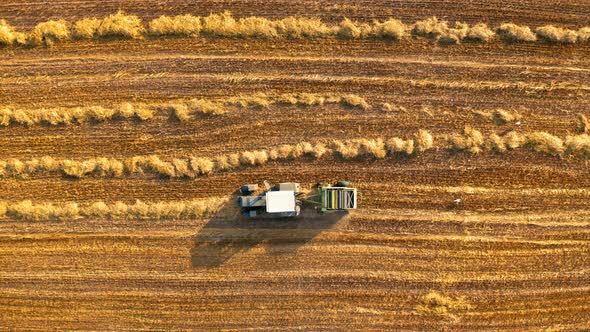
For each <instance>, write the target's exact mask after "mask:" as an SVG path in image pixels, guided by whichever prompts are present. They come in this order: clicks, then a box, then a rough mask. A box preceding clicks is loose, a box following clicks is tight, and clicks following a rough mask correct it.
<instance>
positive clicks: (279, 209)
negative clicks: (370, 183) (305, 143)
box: [237, 181, 357, 218]
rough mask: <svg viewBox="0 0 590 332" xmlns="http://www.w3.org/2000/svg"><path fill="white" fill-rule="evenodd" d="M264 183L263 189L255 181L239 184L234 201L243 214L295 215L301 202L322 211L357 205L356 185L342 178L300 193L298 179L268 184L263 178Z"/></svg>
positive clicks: (258, 215)
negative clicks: (296, 180) (240, 185)
mask: <svg viewBox="0 0 590 332" xmlns="http://www.w3.org/2000/svg"><path fill="white" fill-rule="evenodd" d="M264 185H265V189H263V190H261V189H260V188H259V187H258V185H257V184H246V185H244V186H242V188H241V189H240V193H241V196H239V197H238V201H237V204H238V207H239V208H241V210H242V215H243V216H245V217H248V218H254V217H260V216H266V217H272V218H283V217H297V216H298V215H299V214H300V212H301V205H302V204H303V203H310V204H313V205H315V206H316V207H317V210H318V212H321V213H329V212H335V211H346V210H351V209H356V203H357V192H356V188H351V187H350V184H349V183H348V182H345V181H340V182H337V183H335V184H334V185H333V186H331V185H326V184H324V183H318V184H317V185H316V192H315V193H312V195H311V196H310V195H305V194H303V193H302V192H301V190H300V185H299V183H295V182H287V183H279V184H277V185H275V186H273V187H271V186H270V185H269V184H268V183H267V182H266V181H265V182H264Z"/></svg>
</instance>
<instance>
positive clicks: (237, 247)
mask: <svg viewBox="0 0 590 332" xmlns="http://www.w3.org/2000/svg"><path fill="white" fill-rule="evenodd" d="M233 198H235V196H233ZM233 198H232V199H231V200H230V201H229V202H228V203H227V204H226V205H225V206H224V207H223V208H222V209H221V210H220V211H219V212H218V213H217V214H216V215H215V216H213V217H212V218H211V219H210V220H209V221H208V222H207V224H205V225H204V226H203V227H202V228H201V230H200V231H199V232H198V233H197V235H196V237H195V239H194V243H193V247H192V249H191V265H192V267H193V268H211V267H218V266H221V265H222V264H224V263H225V262H226V261H227V260H229V259H230V258H232V257H233V256H234V255H236V254H239V253H243V252H247V251H249V250H250V249H252V248H254V247H256V246H258V245H264V246H267V248H268V250H267V252H268V253H269V254H272V255H282V254H289V253H292V252H294V251H295V250H297V248H299V247H301V246H303V245H305V244H306V243H308V242H309V241H311V240H312V239H313V238H315V237H316V236H317V235H318V234H320V233H321V232H322V231H323V230H326V229H330V228H332V227H334V226H335V225H336V224H337V223H338V222H339V221H340V220H342V219H343V218H344V217H345V216H346V215H347V213H331V214H319V213H317V212H316V211H315V210H314V209H313V207H310V206H305V205H304V206H303V207H302V211H301V215H300V216H299V217H297V218H281V219H248V218H245V217H243V216H241V215H240V213H239V210H238V209H237V208H236V206H235V204H236V203H235V199H233Z"/></svg>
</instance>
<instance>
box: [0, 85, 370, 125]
mask: <svg viewBox="0 0 590 332" xmlns="http://www.w3.org/2000/svg"><path fill="white" fill-rule="evenodd" d="M275 104H278V105H286V106H297V107H310V106H322V105H328V104H330V105H333V104H337V105H340V106H343V107H348V108H358V109H363V110H368V109H369V108H370V107H371V106H370V105H369V104H368V103H367V102H366V101H365V100H364V99H363V98H361V97H359V96H357V95H354V94H346V95H338V94H319V93H293V94H281V95H277V96H267V95H265V94H254V95H252V96H239V97H231V98H226V99H221V100H209V99H190V100H186V101H182V100H179V101H175V102H170V103H161V104H139V103H138V104H132V103H122V104H121V105H119V106H117V107H102V106H86V107H74V108H64V107H55V108H39V109H17V108H11V107H7V106H5V107H0V127H2V126H4V127H8V126H11V125H23V126H33V125H39V124H44V125H52V126H58V125H69V124H76V123H77V124H82V123H88V122H103V121H111V120H116V119H135V120H140V121H146V120H149V119H151V118H153V117H154V116H155V115H156V114H158V113H159V114H165V115H166V116H168V117H170V118H173V119H176V120H178V121H180V122H186V121H190V120H194V119H195V118H196V116H197V115H205V116H206V115H220V114H224V113H227V112H229V111H230V107H234V108H235V107H237V108H238V109H240V108H242V109H266V108H268V107H270V106H271V105H275Z"/></svg>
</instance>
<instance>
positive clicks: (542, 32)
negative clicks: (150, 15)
mask: <svg viewBox="0 0 590 332" xmlns="http://www.w3.org/2000/svg"><path fill="white" fill-rule="evenodd" d="M151 36H153V37H162V36H188V37H197V36H202V37H215V38H219V37H226V38H266V39H268V38H290V39H300V38H327V37H338V38H345V39H357V38H380V39H392V40H400V39H404V38H408V37H412V36H413V37H424V38H429V39H434V40H437V41H438V42H440V43H446V44H457V43H461V42H464V41H467V42H488V41H491V40H493V39H495V38H499V39H502V40H504V41H508V42H534V41H544V42H550V43H567V44H573V43H585V42H588V41H590V27H581V28H579V29H577V30H572V29H567V28H562V27H556V26H553V25H546V26H541V27H537V28H536V29H535V30H534V31H533V30H532V29H531V28H530V27H528V26H524V25H517V24H514V23H503V24H501V25H500V26H498V27H494V28H490V27H488V26H487V25H486V24H485V23H477V24H475V25H469V24H467V23H464V22H454V23H449V22H447V21H445V20H439V19H438V18H436V17H430V18H427V19H424V20H421V21H417V22H415V23H413V24H406V23H404V22H402V21H400V20H398V19H395V18H389V19H387V20H385V21H373V22H357V21H351V20H349V19H347V18H344V19H343V20H342V21H341V22H340V23H339V24H329V23H326V22H323V21H321V20H320V19H317V18H306V17H292V16H290V17H286V18H283V19H279V20H271V19H267V18H264V17H256V16H251V17H243V18H235V17H234V16H233V15H232V14H231V13H229V12H224V13H222V14H211V15H209V16H206V17H198V16H193V15H190V14H187V15H178V16H160V17H158V18H156V19H154V20H152V21H150V22H149V23H148V24H147V26H146V25H144V23H143V22H142V20H141V18H139V17H138V16H135V15H127V14H125V13H123V12H121V11H119V12H118V13H116V14H112V15H108V16H106V17H103V18H85V19H81V20H79V21H76V22H73V23H70V22H67V21H65V20H51V21H46V22H42V23H39V24H38V25H37V26H36V27H35V28H34V29H33V30H32V31H30V32H19V31H17V30H16V29H14V28H13V27H12V26H11V25H9V23H8V22H7V21H5V20H0V45H27V46H39V45H45V46H51V45H53V44H54V43H55V42H65V41H69V40H76V39H107V38H130V39H138V38H145V37H151Z"/></svg>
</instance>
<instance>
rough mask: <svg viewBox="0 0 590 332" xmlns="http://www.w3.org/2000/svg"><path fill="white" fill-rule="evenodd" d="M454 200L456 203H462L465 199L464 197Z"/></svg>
mask: <svg viewBox="0 0 590 332" xmlns="http://www.w3.org/2000/svg"><path fill="white" fill-rule="evenodd" d="M453 202H455V204H461V203H463V199H462V198H456V199H454V200H453Z"/></svg>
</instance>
